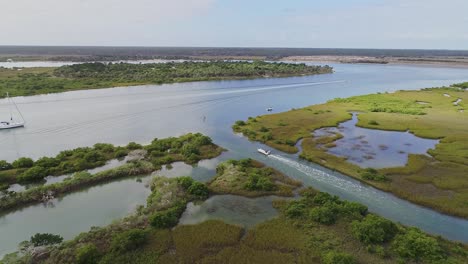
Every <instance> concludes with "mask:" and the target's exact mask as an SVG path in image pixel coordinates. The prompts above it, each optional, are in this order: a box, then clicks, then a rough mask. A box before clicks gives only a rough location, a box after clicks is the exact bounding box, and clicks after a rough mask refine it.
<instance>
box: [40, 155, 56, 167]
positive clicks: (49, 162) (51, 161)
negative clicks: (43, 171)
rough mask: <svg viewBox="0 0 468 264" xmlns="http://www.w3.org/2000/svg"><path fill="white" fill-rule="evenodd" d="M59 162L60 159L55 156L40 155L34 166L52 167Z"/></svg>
mask: <svg viewBox="0 0 468 264" xmlns="http://www.w3.org/2000/svg"><path fill="white" fill-rule="evenodd" d="M59 164H60V161H59V160H57V159H55V158H49V157H42V158H40V159H38V160H37V161H36V162H34V166H41V167H43V168H53V167H56V166H58V165H59Z"/></svg>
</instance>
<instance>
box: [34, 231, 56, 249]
mask: <svg viewBox="0 0 468 264" xmlns="http://www.w3.org/2000/svg"><path fill="white" fill-rule="evenodd" d="M62 241H63V237H61V236H59V235H54V234H49V233H45V234H39V233H37V234H35V235H34V236H32V237H31V240H30V242H31V244H32V245H33V246H35V247H39V246H48V245H54V244H60V243H62Z"/></svg>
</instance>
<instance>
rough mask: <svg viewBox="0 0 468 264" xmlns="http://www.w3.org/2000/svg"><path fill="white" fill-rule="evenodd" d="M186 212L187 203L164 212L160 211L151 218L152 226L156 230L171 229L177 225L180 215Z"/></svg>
mask: <svg viewBox="0 0 468 264" xmlns="http://www.w3.org/2000/svg"><path fill="white" fill-rule="evenodd" d="M184 210H185V203H181V204H177V205H176V206H174V207H171V208H169V209H167V210H164V211H159V212H156V213H154V214H153V215H152V216H150V224H151V226H152V227H154V228H171V227H174V226H176V225H177V223H178V222H179V217H180V215H181V214H182V213H183V212H184Z"/></svg>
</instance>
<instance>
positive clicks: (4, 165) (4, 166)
mask: <svg viewBox="0 0 468 264" xmlns="http://www.w3.org/2000/svg"><path fill="white" fill-rule="evenodd" d="M12 168H13V166H12V165H11V164H10V163H8V162H7V161H6V160H0V170H9V169H12Z"/></svg>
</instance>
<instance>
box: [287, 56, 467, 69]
mask: <svg viewBox="0 0 468 264" xmlns="http://www.w3.org/2000/svg"><path fill="white" fill-rule="evenodd" d="M281 60H284V61H311V62H334V63H356V64H358V63H359V64H361V63H367V64H414V65H429V66H449V67H450V66H453V67H468V57H366V56H289V57H284V58H281Z"/></svg>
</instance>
